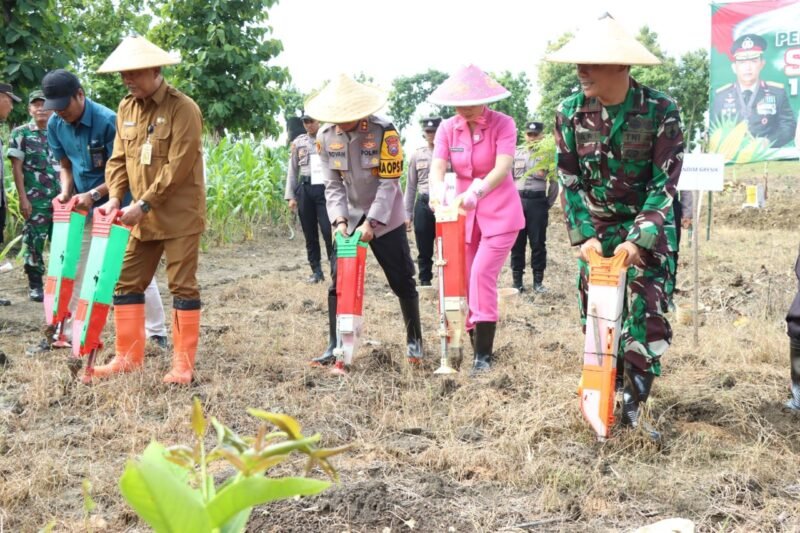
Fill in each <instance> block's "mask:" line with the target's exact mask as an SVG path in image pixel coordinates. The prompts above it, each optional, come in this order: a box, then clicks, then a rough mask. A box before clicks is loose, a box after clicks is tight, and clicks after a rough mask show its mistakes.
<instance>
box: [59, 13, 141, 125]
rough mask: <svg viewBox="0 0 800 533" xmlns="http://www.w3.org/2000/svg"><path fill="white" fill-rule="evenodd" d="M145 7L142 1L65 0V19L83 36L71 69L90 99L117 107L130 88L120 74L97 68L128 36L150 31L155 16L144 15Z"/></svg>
mask: <svg viewBox="0 0 800 533" xmlns="http://www.w3.org/2000/svg"><path fill="white" fill-rule="evenodd" d="M141 6H142V2H141V0H117V1H114V0H61V12H62V13H63V14H64V19H65V20H69V21H71V22H70V23H71V24H72V32H73V34H74V35H80V36H81V38H80V39H75V41H76V42H77V43H78V45H77V46H78V53H79V54H80V60H79V61H76V62H74V63H73V65H72V66H71V69H72V70H73V72H74V73H75V74H76V75H77V76H78V79H80V80H81V84H82V85H83V88H84V90H85V91H86V95H87V96H88V97H89V98H91V99H92V100H94V101H96V102H99V103H101V104H103V105H104V106H106V107H108V108H110V109H113V110H116V109H117V106H118V105H119V102H120V100H122V98H123V97H124V96H125V95H126V94H127V93H128V91H127V89H125V86H124V85H123V84H122V82H121V81H120V79H119V76H117V75H113V74H98V73H97V69H98V68H100V65H102V64H103V62H104V61H105V60H106V58H107V57H108V56H109V55H111V52H113V51H114V49H115V48H116V47H117V45H119V43H120V42H122V39H123V38H124V37H126V36H127V35H131V34H139V35H145V34H146V33H147V30H148V28H149V27H150V23H151V19H152V17H151V16H150V15H148V14H146V13H145V14H140V8H141ZM112 20H113V21H114V23H113V24H109V21H112Z"/></svg>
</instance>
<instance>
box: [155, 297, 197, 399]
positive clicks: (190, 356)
mask: <svg viewBox="0 0 800 533" xmlns="http://www.w3.org/2000/svg"><path fill="white" fill-rule="evenodd" d="M199 335H200V309H190V310H186V309H173V310H172V351H173V353H172V370H170V371H169V374H167V375H166V376H164V383H177V384H180V385H188V384H189V383H191V382H192V370H193V369H194V359H195V355H197V339H198V337H199Z"/></svg>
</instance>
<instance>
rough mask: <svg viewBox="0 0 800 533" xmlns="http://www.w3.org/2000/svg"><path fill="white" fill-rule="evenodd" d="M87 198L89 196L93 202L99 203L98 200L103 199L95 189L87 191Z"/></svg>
mask: <svg viewBox="0 0 800 533" xmlns="http://www.w3.org/2000/svg"><path fill="white" fill-rule="evenodd" d="M89 196H91V198H92V201H93V202H99V201H100V198H102V197H103V195H102V194H100V191H98V190H97V189H92V190H91V191H89Z"/></svg>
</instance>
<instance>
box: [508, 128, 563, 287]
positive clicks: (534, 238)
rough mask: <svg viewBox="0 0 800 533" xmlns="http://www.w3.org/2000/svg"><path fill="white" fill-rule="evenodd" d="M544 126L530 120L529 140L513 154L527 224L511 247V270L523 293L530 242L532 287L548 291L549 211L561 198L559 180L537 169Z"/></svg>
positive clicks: (526, 133)
mask: <svg viewBox="0 0 800 533" xmlns="http://www.w3.org/2000/svg"><path fill="white" fill-rule="evenodd" d="M543 129H544V125H543V124H542V123H541V122H534V121H530V122H528V123H527V126H526V128H525V140H526V143H525V144H524V145H523V146H520V147H518V148H517V150H516V152H515V153H514V170H513V172H514V181H515V182H516V185H517V190H518V191H519V196H520V199H521V200H522V211H523V212H524V213H525V227H524V228H523V229H521V230H520V232H519V236H518V237H517V241H516V242H515V243H514V247H513V248H511V273H512V276H513V286H514V288H515V289H518V290H519V291H520V292H521V291H523V290H524V286H523V283H522V275H523V273H524V272H525V248H526V244H527V243H528V242H530V245H531V269H532V270H533V290H534V292H537V293H543V292H546V291H547V289H546V288H545V287H544V285H543V284H542V282H543V280H544V269H545V268H546V267H547V248H546V246H545V241H546V240H547V223H548V219H549V217H548V212H549V211H550V208H551V207H553V204H554V203H555V201H556V198H557V197H558V183H557V182H556V180H550V181H547V171H546V170H544V169H539V170H534V169H535V168H536V165H537V164H538V163H539V158H536V157H534V154H533V153H532V152H533V148H534V143H536V142H537V141H539V140H540V139H541V138H542V131H543Z"/></svg>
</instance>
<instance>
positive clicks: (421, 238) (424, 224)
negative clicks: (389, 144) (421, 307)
mask: <svg viewBox="0 0 800 533" xmlns="http://www.w3.org/2000/svg"><path fill="white" fill-rule="evenodd" d="M441 122H442V118H441V117H429V118H426V119H423V120H422V121H421V122H420V124H421V125H422V131H423V132H424V134H425V141H426V144H425V146H421V147H419V148H417V150H416V151H415V152H414V153H413V154H412V155H411V158H410V159H409V161H408V175H407V180H406V192H405V195H404V200H403V203H404V204H405V209H406V224H407V225H410V224H412V223H413V224H414V236H415V237H416V240H417V252H418V253H417V267H418V268H419V284H420V285H421V286H423V287H428V286H430V284H431V279H433V241H434V240H435V239H436V217H435V216H434V214H433V211H431V208H430V206H429V205H428V203H429V202H430V190H429V187H428V172H429V171H430V166H431V154H432V153H433V140H434V138H435V137H436V129H437V128H438V127H439V124H440V123H441Z"/></svg>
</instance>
